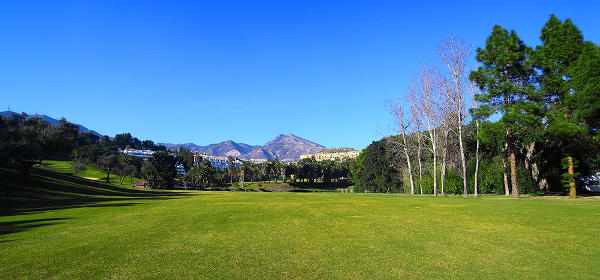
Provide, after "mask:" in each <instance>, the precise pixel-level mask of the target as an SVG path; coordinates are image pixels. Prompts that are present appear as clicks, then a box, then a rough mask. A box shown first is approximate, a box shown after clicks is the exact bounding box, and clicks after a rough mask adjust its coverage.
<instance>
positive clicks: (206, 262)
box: [0, 191, 600, 279]
mask: <svg viewBox="0 0 600 280" xmlns="http://www.w3.org/2000/svg"><path fill="white" fill-rule="evenodd" d="M167 194H168V195H165V196H157V197H154V198H148V197H144V198H133V199H119V200H107V201H100V202H93V203H87V204H77V205H74V206H73V207H59V208H56V209H49V210H40V209H38V210H36V211H29V212H19V213H14V214H11V215H6V216H3V217H0V226H1V227H2V228H1V230H0V277H1V278H2V279H287V278H292V279H388V278H389V279H392V278H395V279H398V278H401V279H432V278H442V279H482V278H486V279H594V278H600V244H599V241H600V230H599V226H600V200H599V199H598V198H580V199H567V198H522V199H518V200H515V199H510V198H504V197H484V198H467V199H464V198H462V197H430V196H403V195H384V194H338V193H261V192H197V191H190V192H170V193H167Z"/></svg>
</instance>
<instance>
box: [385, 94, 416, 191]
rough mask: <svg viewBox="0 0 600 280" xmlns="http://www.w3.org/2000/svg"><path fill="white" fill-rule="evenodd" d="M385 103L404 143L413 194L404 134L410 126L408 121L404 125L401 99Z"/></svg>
mask: <svg viewBox="0 0 600 280" xmlns="http://www.w3.org/2000/svg"><path fill="white" fill-rule="evenodd" d="M385 103H386V106H387V109H388V111H390V113H392V114H393V115H394V120H395V123H396V127H397V129H396V130H397V132H400V133H401V134H402V142H403V144H404V145H403V150H404V155H405V156H406V164H407V165H408V176H409V179H410V194H415V183H414V180H413V171H412V165H411V162H410V154H409V152H408V150H409V147H408V142H407V141H406V134H407V129H408V127H409V126H410V121H409V122H408V124H406V125H405V120H404V109H403V107H402V100H398V102H394V101H391V100H386V102H385Z"/></svg>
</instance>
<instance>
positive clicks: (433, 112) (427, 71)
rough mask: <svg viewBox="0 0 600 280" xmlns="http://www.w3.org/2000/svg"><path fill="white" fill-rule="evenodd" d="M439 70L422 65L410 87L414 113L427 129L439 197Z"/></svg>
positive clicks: (435, 193) (435, 186) (435, 184)
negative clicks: (437, 130) (437, 80)
mask: <svg viewBox="0 0 600 280" xmlns="http://www.w3.org/2000/svg"><path fill="white" fill-rule="evenodd" d="M437 73H438V71H437V68H436V67H432V68H430V67H427V66H426V65H425V64H422V65H421V68H420V71H419V72H418V73H416V74H413V77H412V78H411V84H410V87H409V100H410V103H411V106H414V110H413V112H415V113H416V114H417V115H416V116H413V117H414V118H420V119H421V121H422V123H423V124H424V125H425V127H426V129H427V136H428V138H429V140H430V143H431V144H430V145H431V146H427V148H428V149H429V150H430V151H431V153H432V155H433V195H434V196H437V138H436V128H437V127H438V126H439V123H440V118H439V110H438V106H437V105H436V99H437V97H438V96H439V93H438V92H437V90H439V89H438V88H437V87H436V78H437Z"/></svg>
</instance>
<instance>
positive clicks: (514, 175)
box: [508, 127, 519, 198]
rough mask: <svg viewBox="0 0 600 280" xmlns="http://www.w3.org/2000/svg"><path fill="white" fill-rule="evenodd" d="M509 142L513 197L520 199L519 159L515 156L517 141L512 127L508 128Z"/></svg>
mask: <svg viewBox="0 0 600 280" xmlns="http://www.w3.org/2000/svg"><path fill="white" fill-rule="evenodd" d="M508 140H509V144H508V145H509V148H510V181H511V183H512V197H513V198H519V186H518V185H517V158H516V155H515V140H514V138H513V134H512V132H511V129H510V127H509V128H508Z"/></svg>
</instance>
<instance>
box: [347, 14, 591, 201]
mask: <svg viewBox="0 0 600 280" xmlns="http://www.w3.org/2000/svg"><path fill="white" fill-rule="evenodd" d="M540 39H541V42H542V44H541V45H540V46H536V47H535V48H533V47H529V46H527V45H526V44H525V43H524V42H523V41H522V40H521V39H520V38H519V37H518V35H517V33H516V31H515V30H506V29H504V28H503V27H501V26H499V25H496V26H494V28H493V30H492V33H491V35H490V36H489V37H488V38H487V40H486V44H485V47H484V48H477V49H476V50H475V54H476V56H475V59H476V61H477V63H478V65H477V67H474V68H473V69H472V70H470V69H469V62H468V58H469V57H470V56H471V53H472V50H473V47H472V46H471V45H469V44H467V43H466V42H465V41H464V40H462V39H460V38H459V37H457V36H449V37H448V38H447V39H446V40H445V41H443V42H442V43H441V44H438V45H437V48H436V51H437V53H438V57H439V59H440V63H439V64H436V65H433V66H428V65H425V64H423V65H422V66H421V67H420V69H419V70H418V71H415V73H414V74H413V76H412V77H411V79H410V85H409V87H408V89H407V90H406V92H405V93H404V94H403V95H402V96H401V97H400V98H399V100H398V101H386V104H387V107H388V109H389V111H390V113H391V114H392V115H393V116H394V119H395V125H394V128H395V131H396V132H397V134H396V136H389V137H385V138H384V139H382V140H380V141H376V142H374V143H373V144H371V145H370V146H369V147H368V148H367V149H365V150H363V154H364V155H363V154H361V157H359V159H358V160H357V164H358V165H359V167H360V170H361V172H362V175H361V174H357V175H358V177H360V178H362V179H360V180H357V182H359V183H358V184H359V188H364V189H368V190H373V191H386V192H391V191H394V192H406V193H411V194H414V193H419V192H421V193H423V192H424V193H432V194H433V195H438V194H442V195H443V194H446V193H449V192H451V193H456V194H458V193H460V194H463V195H464V196H468V194H469V193H472V194H474V195H475V196H476V195H478V194H479V193H504V194H505V195H511V194H512V196H513V197H519V194H520V193H522V192H536V191H559V192H562V191H565V187H566V189H567V190H568V191H569V193H570V196H572V197H575V196H576V184H575V183H576V182H575V178H576V177H578V176H580V175H581V174H590V173H592V172H595V171H597V170H598V155H599V151H600V149H599V145H598V136H599V135H598V128H599V126H600V104H599V103H600V98H599V97H600V47H598V45H596V44H594V43H592V42H589V41H585V40H584V39H583V35H582V33H581V32H580V30H579V29H578V28H577V27H576V26H575V25H574V24H573V23H572V21H571V20H570V19H567V20H565V21H561V20H560V19H558V18H557V17H556V16H554V15H551V16H550V19H549V20H548V22H547V23H546V24H545V25H544V27H543V28H542V30H541V35H540Z"/></svg>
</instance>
